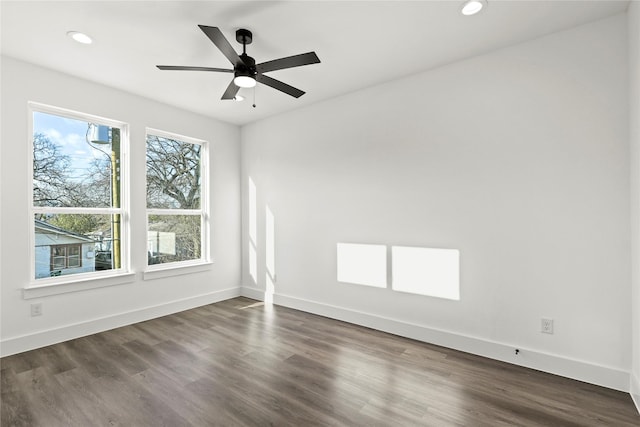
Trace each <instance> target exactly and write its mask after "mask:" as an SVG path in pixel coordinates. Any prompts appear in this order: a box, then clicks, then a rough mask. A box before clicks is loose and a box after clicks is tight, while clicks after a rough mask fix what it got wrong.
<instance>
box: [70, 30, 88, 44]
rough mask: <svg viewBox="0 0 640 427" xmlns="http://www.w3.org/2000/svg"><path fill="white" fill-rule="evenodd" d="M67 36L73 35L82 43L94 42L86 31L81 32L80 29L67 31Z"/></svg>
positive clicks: (73, 37) (72, 36)
mask: <svg viewBox="0 0 640 427" xmlns="http://www.w3.org/2000/svg"><path fill="white" fill-rule="evenodd" d="M67 36H69V37H71V38H72V39H74V40H75V41H77V42H78V43H82V44H91V43H93V40H92V39H91V37H89V36H88V35H86V34H85V33H81V32H80V31H67Z"/></svg>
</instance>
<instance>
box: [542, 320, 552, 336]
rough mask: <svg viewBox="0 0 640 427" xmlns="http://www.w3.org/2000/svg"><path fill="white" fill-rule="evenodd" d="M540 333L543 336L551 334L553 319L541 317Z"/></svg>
mask: <svg viewBox="0 0 640 427" xmlns="http://www.w3.org/2000/svg"><path fill="white" fill-rule="evenodd" d="M540 332H542V333H543V334H553V319H548V318H544V317H543V318H542V320H541V322H540Z"/></svg>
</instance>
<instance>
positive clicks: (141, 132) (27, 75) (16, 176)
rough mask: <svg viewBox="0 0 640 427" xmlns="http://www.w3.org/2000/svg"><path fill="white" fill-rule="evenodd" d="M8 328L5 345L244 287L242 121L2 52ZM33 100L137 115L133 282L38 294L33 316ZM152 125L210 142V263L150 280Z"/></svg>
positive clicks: (35, 341) (133, 118) (18, 346)
mask: <svg viewBox="0 0 640 427" xmlns="http://www.w3.org/2000/svg"><path fill="white" fill-rule="evenodd" d="M1 71H2V110H1V112H2V134H1V135H2V141H1V145H0V146H1V150H2V157H1V159H2V164H1V181H0V182H1V186H2V187H1V190H2V191H1V205H2V207H3V210H2V223H1V233H2V241H1V246H2V250H1V254H2V258H1V259H0V262H1V273H0V278H1V281H0V283H1V284H2V288H1V289H0V292H1V333H0V337H1V340H2V348H1V350H2V354H3V355H6V354H11V353H14V352H17V351H22V350H25V349H28V348H33V347H37V346H41V345H46V344H49V343H52V342H56V341H60V340H64V339H69V338H71V337H73V336H80V335H85V334H89V333H93V332H96V331H98V330H103V329H108V328H113V327H116V326H119V325H122V324H127V323H131V322H135V321H140V320H144V319H148V318H151V317H155V316H160V315H163V314H167V313H170V312H173V311H178V310H183V309H187V308H191V307H194V306H198V305H202V304H206V303H209V302H213V301H218V300H220V299H226V298H229V297H232V296H235V295H238V294H239V288H240V271H241V264H240V263H241V249H240V235H241V234H240V233H241V226H240V205H241V201H240V140H239V137H240V131H239V128H238V127H237V126H234V125H230V124H226V123H222V122H217V121H214V120H211V119H209V118H206V117H202V116H198V115H195V114H192V113H188V112H185V111H182V110H179V109H176V108H173V107H169V106H167V105H163V104H159V103H157V102H153V101H150V100H147V99H144V98H140V97H137V96H134V95H130V94H127V93H124V92H120V91H117V90H114V89H112V88H109V87H105V86H101V85H98V84H95V83H90V82H87V81H84V80H79V79H76V78H73V77H71V76H68V75H63V74H59V73H56V72H53V71H49V70H45V69H42V68H39V67H36V66H33V65H29V64H26V63H23V62H20V61H17V60H14V59H11V58H6V57H3V58H2V70H1ZM28 101H35V102H40V103H44V104H49V105H54V106H58V107H62V108H67V109H70V110H75V111H80V112H84V113H88V114H92V115H97V116H102V117H106V118H110V119H114V120H120V121H123V122H126V123H128V124H129V125H130V136H131V150H130V153H131V154H130V158H131V166H132V167H131V187H132V190H131V212H132V215H131V229H132V267H133V271H135V272H136V276H135V281H134V283H130V284H125V285H118V286H110V287H103V288H99V289H92V290H86V291H81V292H73V293H66V294H62V295H56V296H49V297H46V298H41V299H38V300H35V302H42V304H43V315H42V316H40V317H30V315H29V313H30V311H29V305H30V303H32V302H34V300H25V299H23V295H22V288H23V287H24V286H25V285H26V284H27V283H28V282H29V271H30V266H29V262H30V261H29V256H28V254H29V247H28V244H29V243H28V242H29V239H28V236H29V229H30V228H31V227H33V219H32V218H29V217H28V215H26V212H27V209H28V206H29V203H30V200H29V196H30V195H29V194H28V191H27V189H28V180H29V179H31V174H30V167H31V165H30V163H29V152H28V149H27V143H28V124H27V119H28V111H27V102H28ZM145 127H151V128H155V129H161V130H165V131H168V132H175V133H178V134H182V135H187V136H191V137H193V138H198V139H203V140H207V141H209V142H210V144H211V145H210V147H211V149H210V166H211V186H210V197H211V206H212V221H213V227H212V236H213V237H212V255H213V258H214V260H215V263H214V264H213V266H212V267H211V268H210V269H208V270H206V271H203V272H198V273H193V274H187V275H182V276H179V277H170V278H159V279H155V280H143V279H142V271H143V269H144V267H145V265H146V238H145V233H146V224H145V221H146V219H145V213H144V209H145V185H146V184H145Z"/></svg>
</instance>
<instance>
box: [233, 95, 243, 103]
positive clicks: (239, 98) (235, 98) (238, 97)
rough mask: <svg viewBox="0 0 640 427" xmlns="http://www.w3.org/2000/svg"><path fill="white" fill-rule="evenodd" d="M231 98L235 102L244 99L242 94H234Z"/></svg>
mask: <svg viewBox="0 0 640 427" xmlns="http://www.w3.org/2000/svg"><path fill="white" fill-rule="evenodd" d="M233 100H234V101H236V102H242V101H244V96H242V95H236V96H234V97H233Z"/></svg>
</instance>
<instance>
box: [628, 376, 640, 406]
mask: <svg viewBox="0 0 640 427" xmlns="http://www.w3.org/2000/svg"><path fill="white" fill-rule="evenodd" d="M630 390H631V399H632V400H633V403H635V404H636V409H637V410H638V413H639V414H640V379H639V378H638V377H637V376H636V374H634V373H633V372H632V373H631V386H630Z"/></svg>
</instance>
